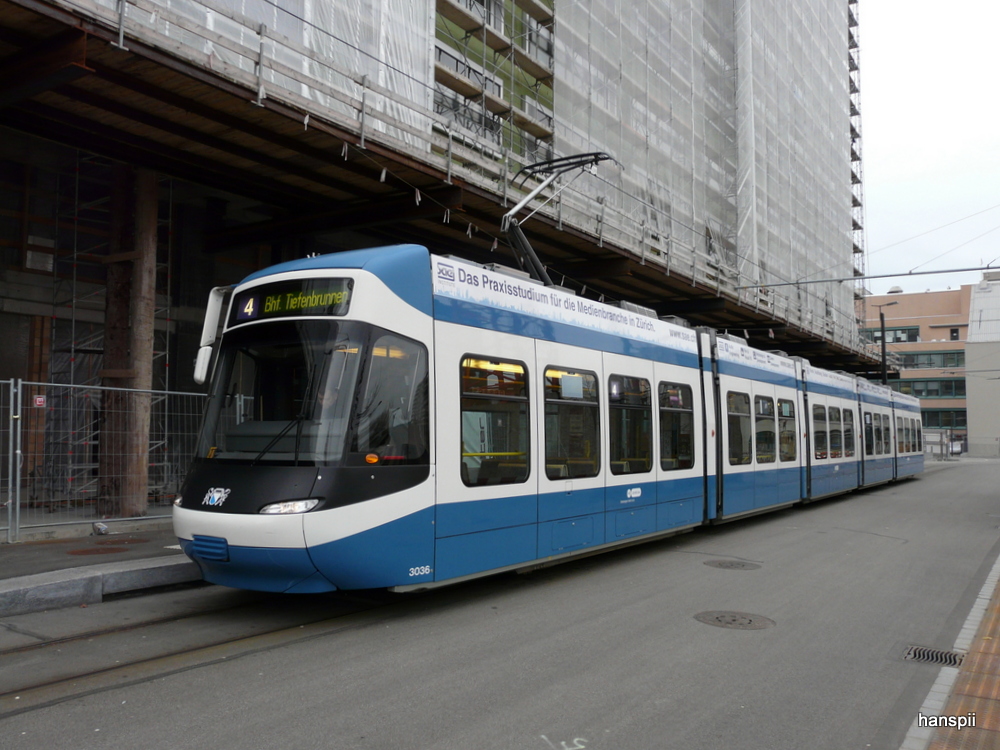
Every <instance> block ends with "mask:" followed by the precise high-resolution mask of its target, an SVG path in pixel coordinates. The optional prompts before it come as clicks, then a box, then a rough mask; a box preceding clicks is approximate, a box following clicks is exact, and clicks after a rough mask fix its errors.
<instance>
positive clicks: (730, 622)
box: [694, 612, 777, 630]
mask: <svg viewBox="0 0 1000 750" xmlns="http://www.w3.org/2000/svg"><path fill="white" fill-rule="evenodd" d="M694 619H696V620H697V621H698V622H703V623H705V624H706V625H714V626H715V627H717V628H729V629H730V630H765V629H767V628H773V627H774V626H775V625H777V623H776V622H775V621H774V620H772V619H770V618H767V617H764V616H763V615H752V614H750V613H749V612H699V613H698V614H696V615H695V616H694Z"/></svg>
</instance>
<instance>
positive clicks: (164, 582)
mask: <svg viewBox="0 0 1000 750" xmlns="http://www.w3.org/2000/svg"><path fill="white" fill-rule="evenodd" d="M106 525H107V527H108V533H107V534H94V533H93V527H92V526H91V524H89V523H88V524H81V525H71V526H66V527H58V531H57V532H56V535H57V536H58V537H60V538H54V539H44V540H39V541H25V542H18V543H15V544H0V618H2V617H10V616H13V615H22V614H27V613H29V612H40V611H43V610H47V609H58V608H60V607H73V606H80V605H83V604H96V603H98V602H100V601H102V600H103V598H104V597H105V596H107V595H110V594H120V593H124V592H128V591H136V590H140V589H148V588H156V587H159V586H168V585H172V584H177V583H188V582H191V581H199V580H201V572H200V571H199V570H198V567H197V566H196V565H195V564H194V563H193V562H191V561H190V560H189V559H188V558H187V557H186V556H185V555H184V554H183V553H182V552H181V551H180V547H179V546H178V544H177V537H175V536H174V532H173V527H172V525H171V522H170V519H169V518H166V519H149V520H139V521H133V522H127V523H118V524H115V523H107V524H106ZM82 534H89V536H82Z"/></svg>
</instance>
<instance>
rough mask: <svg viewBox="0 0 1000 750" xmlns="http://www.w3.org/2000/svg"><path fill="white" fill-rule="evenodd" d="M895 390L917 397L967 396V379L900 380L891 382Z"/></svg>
mask: <svg viewBox="0 0 1000 750" xmlns="http://www.w3.org/2000/svg"><path fill="white" fill-rule="evenodd" d="M891 387H892V389H893V390H894V391H899V392H900V393H906V394H909V395H911V396H916V397H917V398H965V380H964V379H962V378H955V379H952V380H898V381H894V382H893V383H892V384H891Z"/></svg>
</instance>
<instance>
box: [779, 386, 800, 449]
mask: <svg viewBox="0 0 1000 750" xmlns="http://www.w3.org/2000/svg"><path fill="white" fill-rule="evenodd" d="M798 444H799V441H798V428H796V426H795V403H794V402H792V401H786V400H785V399H783V398H779V399H778V457H779V458H780V459H781V460H782V461H794V460H795V458H796V456H797V455H798V447H797V446H798Z"/></svg>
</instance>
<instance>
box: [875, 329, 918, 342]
mask: <svg viewBox="0 0 1000 750" xmlns="http://www.w3.org/2000/svg"><path fill="white" fill-rule="evenodd" d="M868 335H869V336H870V337H871V340H872V341H875V342H879V341H881V340H882V328H881V326H880V327H879V328H869V329H868ZM917 341H920V328H919V326H908V327H906V328H886V329H885V343H887V344H906V343H914V342H917Z"/></svg>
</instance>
